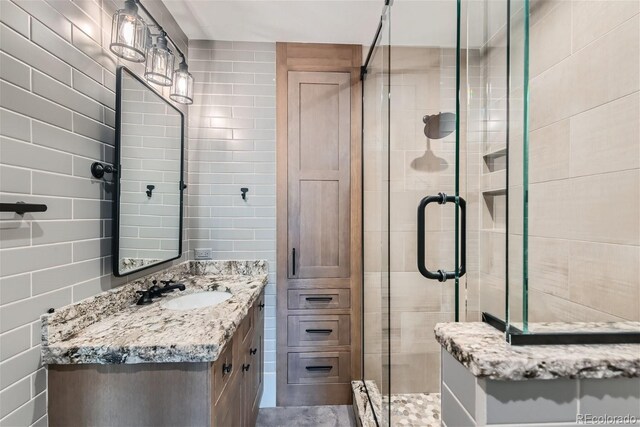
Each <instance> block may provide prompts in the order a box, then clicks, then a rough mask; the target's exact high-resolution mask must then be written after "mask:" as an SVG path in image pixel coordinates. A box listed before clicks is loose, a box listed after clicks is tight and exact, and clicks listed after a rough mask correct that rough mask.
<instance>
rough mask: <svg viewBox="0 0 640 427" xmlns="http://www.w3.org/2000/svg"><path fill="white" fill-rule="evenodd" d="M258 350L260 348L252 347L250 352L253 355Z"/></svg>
mask: <svg viewBox="0 0 640 427" xmlns="http://www.w3.org/2000/svg"><path fill="white" fill-rule="evenodd" d="M257 352H258V349H257V348H250V349H249V354H250V355H252V356H253V355H254V354H256V353H257Z"/></svg>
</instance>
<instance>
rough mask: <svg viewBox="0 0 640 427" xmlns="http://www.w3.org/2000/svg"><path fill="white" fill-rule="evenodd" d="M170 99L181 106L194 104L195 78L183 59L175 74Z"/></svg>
mask: <svg viewBox="0 0 640 427" xmlns="http://www.w3.org/2000/svg"><path fill="white" fill-rule="evenodd" d="M169 97H170V98H171V99H173V100H174V101H176V102H179V103H181V104H193V76H192V75H191V73H190V72H189V67H188V66H187V63H186V62H185V60H184V57H183V58H182V62H180V65H179V66H178V69H177V70H176V71H175V73H173V85H171V93H170V94H169Z"/></svg>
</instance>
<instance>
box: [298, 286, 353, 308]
mask: <svg viewBox="0 0 640 427" xmlns="http://www.w3.org/2000/svg"><path fill="white" fill-rule="evenodd" d="M287 307H288V308H289V309H291V310H314V309H322V308H349V307H351V291H350V290H349V289H290V290H289V291H287Z"/></svg>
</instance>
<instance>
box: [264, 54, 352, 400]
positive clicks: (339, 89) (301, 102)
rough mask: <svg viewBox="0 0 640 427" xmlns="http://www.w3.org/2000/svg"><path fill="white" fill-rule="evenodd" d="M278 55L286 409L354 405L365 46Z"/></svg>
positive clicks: (280, 392)
mask: <svg viewBox="0 0 640 427" xmlns="http://www.w3.org/2000/svg"><path fill="white" fill-rule="evenodd" d="M276 52H277V55H276V64H277V66H276V67H277V68H276V81H277V99H276V102H277V126H276V127H277V178H278V179H277V227H278V231H277V241H278V257H277V259H278V262H277V286H278V291H277V306H278V307H277V354H278V358H277V404H278V405H279V406H286V405H289V406H291V405H322V404H348V403H351V386H350V381H351V379H353V378H360V371H361V369H362V363H361V334H362V325H361V317H362V316H361V308H362V303H361V297H362V290H361V287H362V277H361V276H362V265H361V264H362V259H361V241H362V231H361V209H362V206H361V200H362V187H361V186H362V182H361V181H362V178H361V173H362V172H361V171H362V161H361V108H362V107H361V103H362V98H361V97H362V93H361V82H360V65H361V63H362V48H361V46H356V45H326V44H300V43H278V44H277V49H276Z"/></svg>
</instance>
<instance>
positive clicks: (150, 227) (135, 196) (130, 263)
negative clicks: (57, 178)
mask: <svg viewBox="0 0 640 427" xmlns="http://www.w3.org/2000/svg"><path fill="white" fill-rule="evenodd" d="M183 129H184V116H183V114H182V113H181V112H180V111H179V110H178V109H177V108H175V107H174V106H173V105H171V104H170V103H169V102H168V101H167V100H165V99H164V98H163V97H162V96H161V95H160V94H159V93H158V92H156V91H155V90H154V89H153V88H152V87H151V86H149V85H148V84H147V83H145V82H144V81H143V80H142V79H140V77H138V76H136V75H135V74H133V73H132V72H131V71H129V70H128V69H127V68H125V67H119V68H118V70H117V83H116V165H115V169H116V171H117V173H116V174H114V175H115V176H114V181H115V188H114V215H113V218H114V221H113V272H114V275H116V276H118V277H120V276H125V275H127V274H130V273H133V272H135V271H140V270H143V269H145V268H149V267H151V266H154V265H158V264H161V263H163V262H167V261H171V260H174V259H177V258H179V257H180V255H181V253H182V191H183V188H184V182H183V177H182V175H183V151H184V150H183V149H184V130H183Z"/></svg>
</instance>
